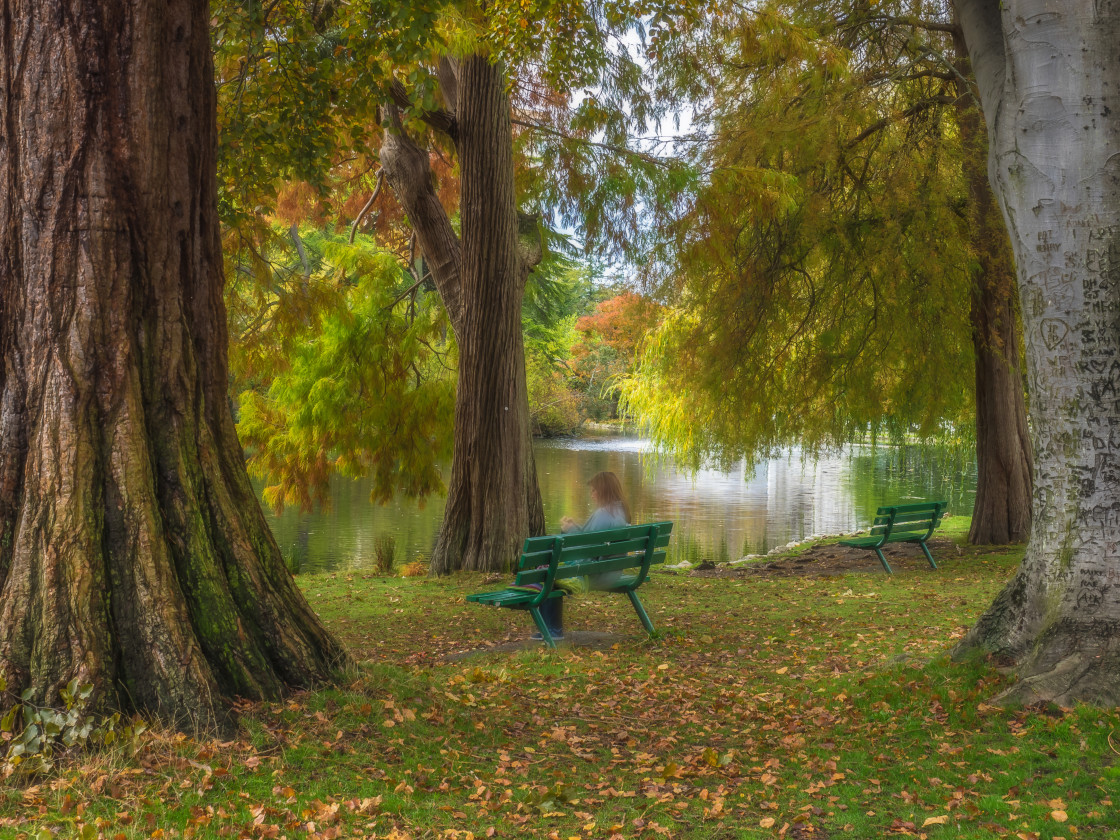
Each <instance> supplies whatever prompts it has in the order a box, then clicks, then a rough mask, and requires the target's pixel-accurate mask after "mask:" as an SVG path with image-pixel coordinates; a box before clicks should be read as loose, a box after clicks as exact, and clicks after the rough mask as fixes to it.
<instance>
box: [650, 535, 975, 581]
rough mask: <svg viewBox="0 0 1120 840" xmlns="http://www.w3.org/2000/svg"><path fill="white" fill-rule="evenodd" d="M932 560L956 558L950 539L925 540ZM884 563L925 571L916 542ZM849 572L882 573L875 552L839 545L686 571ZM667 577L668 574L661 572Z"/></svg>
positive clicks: (737, 574)
mask: <svg viewBox="0 0 1120 840" xmlns="http://www.w3.org/2000/svg"><path fill="white" fill-rule="evenodd" d="M929 549H930V553H931V554H933V559H934V560H935V561H936V560H937V559H938V558H944V559H948V558H950V557H956V556H957V554H958V553H959V551H960V549H958V548H957V546H956V544H955V543H954V542H953V541H952V540H948V539H932V540H930V541H929ZM883 554H885V555H886V558H887V562H888V563H890V564H891V568H892V569H894V570H895V571H896V572H909V571H919V570H922V569H925V570H927V571H932V570H931V569H930V568H929V563H927V562H926V558H925V557H924V556H923V555H922V550H921V548H919V547H918V545H917V543H894V544H892V545H889V546H887V547H886V548H885V549H883ZM850 572H868V573H871V574H880V575H883V574H886V572H885V571H883V567H882V566H881V565H879V560H878V558H876V557H875V552H873V551H866V550H864V549H860V548H849V547H847V546H842V545H835V544H833V545H818V546H814V547H813V548H810V549H808V550H807V551H805V552H803V553H801V554H798V555H795V556H793V557H776V558H774V559H773V560H763V559H760V560H758V562H756V563H747V564H744V565H742V566H738V567H731V566H713V567H712V568H697V569H692V570H691V571H689V572H687V574H689V575H691V576H693V577H709V578H713V577H714V578H743V577H759V576H761V577H805V576H817V577H819V576H823V575H843V574H848V573H850ZM665 574H670V572H665Z"/></svg>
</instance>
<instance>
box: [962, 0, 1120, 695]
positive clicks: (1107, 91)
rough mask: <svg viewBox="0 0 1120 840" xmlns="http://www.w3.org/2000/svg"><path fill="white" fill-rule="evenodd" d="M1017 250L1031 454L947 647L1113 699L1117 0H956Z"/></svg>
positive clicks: (1117, 542) (1062, 690)
mask: <svg viewBox="0 0 1120 840" xmlns="http://www.w3.org/2000/svg"><path fill="white" fill-rule="evenodd" d="M957 9H958V12H959V14H960V19H961V24H962V26H963V27H964V32H965V39H966V41H967V43H968V48H969V53H970V55H971V58H972V64H973V68H974V70H975V72H976V77H977V81H978V83H979V86H980V91H981V99H982V104H983V109H984V114H985V119H986V122H987V127H988V134H989V139H990V161H989V174H990V177H991V179H992V185H993V187H994V189H995V192H996V195H997V196H998V198H999V201H1000V204H1001V206H1002V209H1003V213H1004V216H1005V218H1006V221H1007V226H1008V230H1009V231H1010V233H1011V240H1012V244H1013V247H1014V249H1015V258H1016V263H1017V266H1018V275H1019V288H1020V296H1021V300H1022V309H1023V329H1024V337H1025V342H1026V351H1027V352H1026V355H1027V369H1028V376H1029V380H1030V393H1031V405H1030V416H1031V422H1032V427H1033V438H1034V441H1033V442H1034V449H1035V490H1034V526H1033V530H1032V533H1031V539H1030V543H1029V545H1028V547H1027V554H1026V558H1025V559H1024V561H1023V564H1022V566H1021V567H1020V569H1019V571H1018V572H1017V574H1016V575H1015V577H1014V579H1013V580H1012V581H1011V582H1010V583H1009V584H1008V585H1007V587H1006V588H1005V589H1004V590H1003V592H1001V593H1000V595H999V596H998V597H997V598H996V600H995V602H994V603H993V604H992V605H991V607H989V609H988V611H987V612H986V613H985V614H984V615H983V616H982V617H981V619H980V621H979V622H978V623H977V625H976V626H975V627H974V628H973V629H972V631H971V632H970V633H969V635H968V636H967V637H966V638H965V640H964V641H963V642H962V643H961V645H960V646H959V647H958V649H957V651H956V654H957V655H958V656H961V655H965V654H967V653H968V652H970V651H974V650H981V651H986V652H990V653H992V654H994V655H995V657H996V658H997V660H998V661H1000V662H1002V663H1003V664H1007V665H1013V666H1015V667H1016V669H1017V672H1018V675H1019V678H1020V679H1019V682H1018V683H1017V684H1016V685H1015V686H1014V687H1013V688H1012V689H1011V690H1010V691H1009V692H1008V695H1007V697H1006V699H1010V700H1016V701H1023V702H1035V701H1055V702H1058V703H1061V704H1063V705H1068V704H1071V703H1073V702H1075V701H1085V702H1091V703H1098V704H1103V705H1117V704H1120V0H1063V2H1058V0H1003V1H1002V2H1000V1H999V0H957Z"/></svg>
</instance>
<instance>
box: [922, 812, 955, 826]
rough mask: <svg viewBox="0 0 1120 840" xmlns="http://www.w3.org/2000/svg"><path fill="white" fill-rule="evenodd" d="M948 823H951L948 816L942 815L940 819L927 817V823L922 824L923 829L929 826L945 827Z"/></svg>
mask: <svg viewBox="0 0 1120 840" xmlns="http://www.w3.org/2000/svg"><path fill="white" fill-rule="evenodd" d="M947 822H949V815H948V814H942V815H941V816H940V817H927V818H926V821H925V822H924V823H922V828H925V827H926V826H927V825H945V823H947Z"/></svg>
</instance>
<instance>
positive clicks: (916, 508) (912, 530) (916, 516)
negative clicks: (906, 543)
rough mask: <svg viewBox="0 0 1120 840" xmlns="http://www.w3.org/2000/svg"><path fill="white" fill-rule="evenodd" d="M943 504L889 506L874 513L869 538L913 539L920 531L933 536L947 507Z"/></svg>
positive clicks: (922, 503)
mask: <svg viewBox="0 0 1120 840" xmlns="http://www.w3.org/2000/svg"><path fill="white" fill-rule="evenodd" d="M947 506H948V505H947V503H945V502H921V503H918V504H910V505H889V506H887V507H881V508H879V510H878V511H876V512H875V522H874V524H873V525H872V526H871V536H873V537H883V538H885V539H890V538H891V537H900V538H909V539H915V538H917V536H918V534H919V533H920V532H922V531H927V532H928V533H929V534H930V535H932V534H933V529H934V528H936V527H937V526H938V525H939V524H940V523H941V517H942V516H944V514H945V508H946V507H947Z"/></svg>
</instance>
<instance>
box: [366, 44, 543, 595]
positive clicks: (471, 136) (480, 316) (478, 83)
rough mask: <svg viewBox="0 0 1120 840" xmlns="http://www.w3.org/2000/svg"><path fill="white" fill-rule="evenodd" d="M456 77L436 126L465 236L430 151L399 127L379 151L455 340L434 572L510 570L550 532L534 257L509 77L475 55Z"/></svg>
mask: <svg viewBox="0 0 1120 840" xmlns="http://www.w3.org/2000/svg"><path fill="white" fill-rule="evenodd" d="M454 81H455V84H454V88H455V93H454V95H453V96H452V97H450V100H451V101H449V103H448V104H449V107H450V108H451V109H452V110H453V117H451V116H445V117H443V118H442V119H441V120H440V124H441V125H453V126H454V136H455V140H456V145H457V149H458V155H459V170H460V194H461V201H460V217H461V220H462V241H461V242H460V241H459V239H458V238H457V237H456V236H455V235H454V232H453V228H452V226H451V222H450V220H449V219H448V218H447V215H446V211H444V210H443V209H442V206H441V205H440V204H439V200H438V198H437V197H436V195H435V191H434V190H433V189H432V185H431V171H430V166H429V162H428V153H427V152H426V151H424V150H422V149H420V148H419V147H418V146H417V145H416V144H415V143H413V142H412V141H411V139H410V138H409V137H408V136H407V135H406V134H405V133H404V131H403V129H402V128H401V127H400V126H399V124H398V125H397V126H396V128H395V130H392V131H390V132H387V134H386V137H385V139H384V141H383V143H382V147H381V162H382V166H383V167H384V168H385V172H386V178H387V180H388V181H389V183H390V185H391V186H392V187H393V191H394V193H395V194H396V196H397V198H398V200H399V201H400V202H401V204H402V205H403V206H404V208H405V210H406V211H407V213H408V216H409V221H410V222H411V223H412V225H413V227H414V228H415V230H416V232H417V237H418V239H419V241H420V244H421V247H422V249H423V250H424V253H425V257H426V258H427V259H428V261H429V264H430V265H431V268H432V275H433V278H434V280H435V284H436V288H437V289H438V291H439V293H440V296H441V298H442V299H443V301H444V303H445V305H446V306H447V309H448V312H449V314H450V318H451V323H452V327H453V328H454V331H455V337H456V339H457V341H458V344H459V381H458V387H457V391H456V402H455V430H454V449H453V455H452V464H451V480H450V481H449V483H448V496H447V505H446V508H445V511H444V519H443V524H442V526H441V528H440V532H439V536H438V538H437V541H436V545H435V548H434V551H433V553H432V559H431V571H432V573H433V574H448V573H450V572H453V571H456V570H458V569H474V570H484V571H503V570H506V569H508V568H509V567H510V565H511V563H512V562H513V561H514V559H515V558H516V557H517V556H518V554H519V553H520V550H521V545H522V543H523V542H524V540H525V538H526V537H527V536H529V535H535V534H542V533H544V508H543V505H542V504H541V494H540V488H539V487H538V484H537V474H536V466H535V463H534V460H533V446H532V433H531V425H530V417H529V399H528V388H527V386H526V382H525V347H524V341H523V336H522V330H521V303H522V297H523V293H524V289H525V280H526V278H527V276H528V272H529V269H530V264H529V262H530V261H529V260H527V259H526V256H525V254H524V253H523V252H522V249H521V248H520V247H519V237H518V213H517V201H516V196H515V193H514V182H513V174H514V172H513V134H512V128H511V124H510V104H509V99H508V97H507V96H506V93H505V78H504V76H503V74H502V72H501V69H500V67H498V66H496V65H494V64H492V63H491V62H490V61H489V60H488V59H487V58H486V57H484V56H471V57H469V58H467V59H465V60H464V61H462V62H461V63H460V64H459V65H458V68H457V75H456V76H455V77H454ZM446 87H447V86H446V84H445V90H446Z"/></svg>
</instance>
